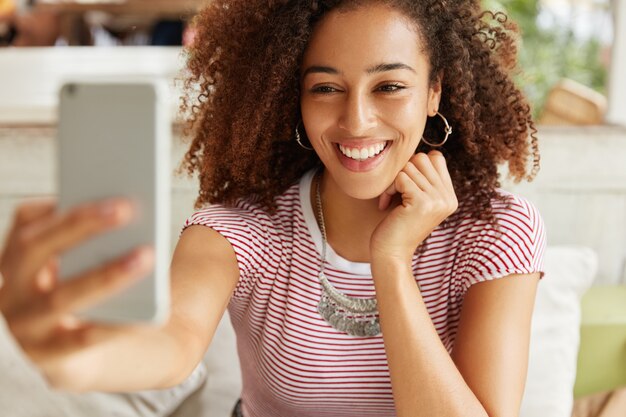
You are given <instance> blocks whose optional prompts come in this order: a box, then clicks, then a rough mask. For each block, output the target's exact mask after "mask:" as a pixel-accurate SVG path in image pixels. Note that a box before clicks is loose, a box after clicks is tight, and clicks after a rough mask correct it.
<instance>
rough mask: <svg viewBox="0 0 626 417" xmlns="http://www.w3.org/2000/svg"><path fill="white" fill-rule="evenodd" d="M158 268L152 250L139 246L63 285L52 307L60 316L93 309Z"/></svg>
mask: <svg viewBox="0 0 626 417" xmlns="http://www.w3.org/2000/svg"><path fill="white" fill-rule="evenodd" d="M153 265H154V251H153V249H152V248H151V247H147V246H144V247H139V248H137V249H135V250H133V251H132V252H131V253H130V254H129V255H126V256H124V257H122V258H121V259H118V260H116V261H115V262H113V263H110V264H107V265H105V266H103V267H100V268H97V269H95V270H92V271H90V272H88V273H86V274H84V275H83V276H81V277H79V278H74V279H69V280H67V281H64V282H63V283H61V284H60V285H59V286H58V287H57V289H55V290H54V292H53V293H52V294H51V298H50V301H49V307H50V308H51V309H52V310H53V312H54V314H55V315H57V317H60V316H62V315H65V314H69V313H74V312H77V311H80V310H83V309H86V308H89V307H92V306H94V305H96V304H98V303H101V302H102V301H105V300H106V299H107V298H110V297H111V296H113V295H115V294H117V293H119V292H120V291H122V290H124V289H126V288H128V287H129V286H130V285H132V284H133V283H135V282H136V281H137V280H139V279H140V278H143V277H145V276H146V275H147V274H148V273H149V272H150V270H151V269H152V267H153Z"/></svg>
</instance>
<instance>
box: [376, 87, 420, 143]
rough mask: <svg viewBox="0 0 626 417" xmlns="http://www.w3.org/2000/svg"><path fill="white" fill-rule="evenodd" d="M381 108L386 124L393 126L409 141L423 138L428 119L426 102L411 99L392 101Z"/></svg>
mask: <svg viewBox="0 0 626 417" xmlns="http://www.w3.org/2000/svg"><path fill="white" fill-rule="evenodd" d="M381 108H382V112H381V114H384V120H385V123H386V124H388V125H390V126H393V127H394V128H396V129H397V130H399V131H400V132H402V133H403V135H405V136H407V137H408V138H409V139H411V138H413V137H414V136H418V137H421V134H422V132H423V130H424V127H425V125H426V117H427V113H426V112H427V110H426V101H425V100H415V99H412V98H410V97H407V98H406V99H399V100H390V101H388V102H385V103H384V105H383V107H381Z"/></svg>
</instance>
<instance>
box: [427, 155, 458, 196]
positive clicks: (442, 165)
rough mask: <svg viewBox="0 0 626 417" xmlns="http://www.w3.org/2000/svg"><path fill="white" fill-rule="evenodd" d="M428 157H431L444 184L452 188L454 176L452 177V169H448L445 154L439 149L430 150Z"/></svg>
mask: <svg viewBox="0 0 626 417" xmlns="http://www.w3.org/2000/svg"><path fill="white" fill-rule="evenodd" d="M428 157H429V158H430V161H431V163H432V165H433V167H434V168H435V170H436V171H437V173H438V174H439V178H441V180H442V182H443V184H444V185H446V186H448V188H449V189H451V190H452V189H453V185H452V178H451V177H450V171H449V170H448V164H447V162H446V158H445V156H443V154H442V153H441V152H439V151H430V152H429V153H428Z"/></svg>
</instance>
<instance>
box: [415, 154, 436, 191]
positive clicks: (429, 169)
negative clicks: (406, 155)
mask: <svg viewBox="0 0 626 417" xmlns="http://www.w3.org/2000/svg"><path fill="white" fill-rule="evenodd" d="M411 162H412V163H413V165H415V166H416V167H417V169H418V170H419V171H420V172H421V173H422V175H424V177H426V179H427V180H428V182H429V183H430V184H431V185H432V186H433V187H439V186H441V185H442V181H441V178H439V173H438V172H437V170H436V169H435V167H434V166H433V164H432V162H431V160H430V158H429V156H428V155H426V154H425V153H423V152H420V153H417V154H415V155H413V156H412V157H411Z"/></svg>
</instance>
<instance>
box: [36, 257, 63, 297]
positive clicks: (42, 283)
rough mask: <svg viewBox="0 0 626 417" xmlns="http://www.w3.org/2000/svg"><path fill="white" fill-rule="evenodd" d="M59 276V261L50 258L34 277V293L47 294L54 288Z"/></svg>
mask: <svg viewBox="0 0 626 417" xmlns="http://www.w3.org/2000/svg"><path fill="white" fill-rule="evenodd" d="M58 274H59V259H58V258H52V259H51V260H50V261H48V264H47V265H46V266H45V267H44V268H42V269H41V270H40V271H39V272H37V275H36V277H35V291H37V292H41V293H47V292H50V291H52V289H53V288H54V287H55V286H56V283H57V279H58Z"/></svg>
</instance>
